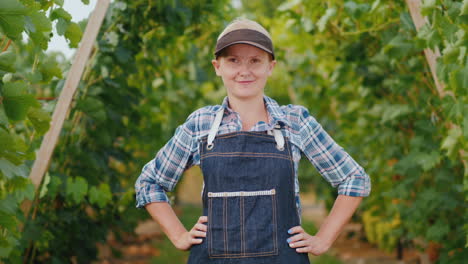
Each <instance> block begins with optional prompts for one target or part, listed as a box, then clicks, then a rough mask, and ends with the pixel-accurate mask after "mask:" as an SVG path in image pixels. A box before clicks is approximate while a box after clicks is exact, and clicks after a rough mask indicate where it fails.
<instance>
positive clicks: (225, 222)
mask: <svg viewBox="0 0 468 264" xmlns="http://www.w3.org/2000/svg"><path fill="white" fill-rule="evenodd" d="M223 202H224V206H223V224H224V252H226V253H228V237H227V211H228V210H227V197H224V201H223Z"/></svg>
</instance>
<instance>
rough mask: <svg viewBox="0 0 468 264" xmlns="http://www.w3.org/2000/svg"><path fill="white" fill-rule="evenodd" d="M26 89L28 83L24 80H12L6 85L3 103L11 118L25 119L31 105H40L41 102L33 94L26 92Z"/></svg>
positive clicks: (16, 119)
mask: <svg viewBox="0 0 468 264" xmlns="http://www.w3.org/2000/svg"><path fill="white" fill-rule="evenodd" d="M26 89H27V85H26V83H24V82H11V83H6V84H5V85H4V87H3V105H4V108H5V113H6V115H7V116H8V118H9V119H10V120H13V121H20V120H23V119H24V118H25V117H26V113H27V111H28V109H29V107H31V106H33V107H40V104H39V102H37V100H36V99H35V98H34V97H33V96H32V95H30V94H26Z"/></svg>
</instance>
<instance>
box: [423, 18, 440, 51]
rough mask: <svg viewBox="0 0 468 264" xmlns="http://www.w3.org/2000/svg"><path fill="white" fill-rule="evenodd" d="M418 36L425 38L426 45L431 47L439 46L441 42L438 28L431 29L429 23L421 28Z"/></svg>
mask: <svg viewBox="0 0 468 264" xmlns="http://www.w3.org/2000/svg"><path fill="white" fill-rule="evenodd" d="M418 38H420V39H422V40H424V41H425V42H426V46H427V47H429V48H431V49H434V48H435V47H437V46H438V45H439V44H440V42H441V37H440V35H439V34H438V32H437V30H433V29H431V27H430V26H429V24H427V23H426V24H424V26H422V27H421V28H420V29H419V32H418Z"/></svg>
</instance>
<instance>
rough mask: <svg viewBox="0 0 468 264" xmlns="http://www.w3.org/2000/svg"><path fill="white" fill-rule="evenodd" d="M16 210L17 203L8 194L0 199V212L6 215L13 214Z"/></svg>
mask: <svg viewBox="0 0 468 264" xmlns="http://www.w3.org/2000/svg"><path fill="white" fill-rule="evenodd" d="M15 191H16V190H15ZM17 209H18V201H17V199H15V197H14V196H13V195H12V194H8V195H7V196H6V197H4V198H2V199H0V211H2V212H5V213H7V214H14V213H15V211H16V210H17Z"/></svg>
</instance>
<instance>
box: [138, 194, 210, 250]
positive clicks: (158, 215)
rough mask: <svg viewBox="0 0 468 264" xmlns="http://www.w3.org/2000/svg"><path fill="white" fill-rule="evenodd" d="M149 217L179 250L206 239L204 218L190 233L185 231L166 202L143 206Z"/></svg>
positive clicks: (205, 219) (203, 217) (200, 219)
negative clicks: (203, 238)
mask: <svg viewBox="0 0 468 264" xmlns="http://www.w3.org/2000/svg"><path fill="white" fill-rule="evenodd" d="M145 208H146V210H147V211H148V213H149V214H150V215H151V217H152V218H153V219H154V220H155V221H156V222H158V223H159V225H160V226H161V228H162V230H163V232H164V233H165V234H166V235H167V237H168V238H169V240H171V242H172V244H174V246H175V247H176V248H178V249H180V250H188V249H190V247H191V246H192V245H193V244H201V243H202V241H203V240H202V239H201V238H200V237H206V229H207V228H206V225H205V224H203V223H205V222H207V221H208V218H207V217H206V216H201V217H200V218H199V219H198V221H197V223H196V224H195V225H194V226H193V228H192V229H191V230H190V231H187V229H185V227H184V225H183V224H182V223H181V222H180V220H179V218H178V217H177V215H176V214H175V212H174V210H173V209H172V207H171V206H170V205H169V204H168V203H166V202H156V203H149V204H147V205H146V206H145Z"/></svg>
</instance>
